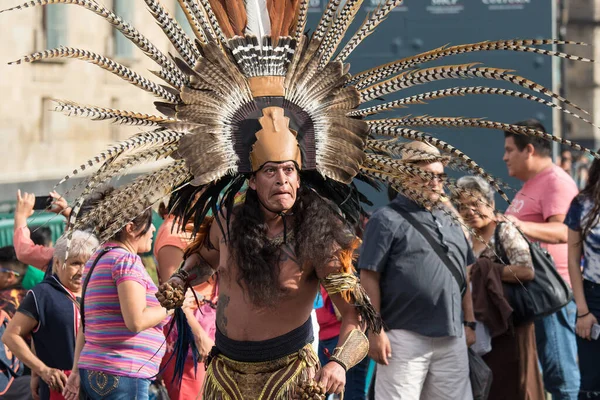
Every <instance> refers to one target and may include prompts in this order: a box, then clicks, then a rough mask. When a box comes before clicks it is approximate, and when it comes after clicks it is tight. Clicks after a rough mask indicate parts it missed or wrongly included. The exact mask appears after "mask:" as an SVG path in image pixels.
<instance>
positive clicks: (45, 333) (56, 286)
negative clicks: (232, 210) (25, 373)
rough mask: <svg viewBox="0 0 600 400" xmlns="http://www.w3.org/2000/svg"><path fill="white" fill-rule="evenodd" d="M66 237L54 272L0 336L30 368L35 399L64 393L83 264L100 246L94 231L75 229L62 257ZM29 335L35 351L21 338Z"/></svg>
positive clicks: (57, 251)
mask: <svg viewBox="0 0 600 400" xmlns="http://www.w3.org/2000/svg"><path fill="white" fill-rule="evenodd" d="M67 242H68V239H67V237H66V236H65V235H63V236H61V237H60V238H59V239H58V241H57V242H56V246H55V248H54V261H53V265H52V271H53V274H52V275H51V276H48V277H47V278H46V279H45V280H44V281H43V282H42V283H40V284H39V285H37V286H35V287H34V288H33V289H32V290H31V291H29V293H28V294H27V296H26V297H25V299H24V300H23V301H22V302H21V305H20V306H19V308H18V309H17V313H16V314H15V316H14V317H13V319H12V321H11V322H10V323H9V324H8V327H7V328H6V331H5V333H4V335H3V336H2V341H3V342H4V344H6V346H8V348H9V349H10V350H11V351H12V352H13V353H14V354H15V355H16V356H17V358H18V359H19V360H21V361H23V362H24V363H25V365H27V366H28V367H29V368H31V371H32V383H31V387H32V394H33V396H34V398H35V399H42V400H48V399H61V398H62V395H61V392H62V389H63V386H64V384H65V383H66V381H67V374H68V373H69V370H70V369H71V367H72V365H73V355H74V351H75V336H76V332H77V328H78V327H79V297H80V296H81V286H82V282H81V278H82V275H83V267H84V265H85V263H86V262H87V260H88V259H89V258H90V256H91V255H92V253H93V252H94V249H95V248H96V247H97V246H98V240H97V239H96V237H95V236H93V235H91V234H90V233H87V232H82V231H75V232H73V236H72V238H71V245H70V248H69V256H68V258H66V260H65V257H66V254H67ZM30 335H31V336H32V337H33V343H34V346H35V354H34V353H33V352H32V351H31V349H30V348H29V346H28V345H27V342H26V341H25V340H26V338H28V337H29V336H30ZM40 378H41V379H40Z"/></svg>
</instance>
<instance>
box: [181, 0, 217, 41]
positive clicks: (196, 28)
mask: <svg viewBox="0 0 600 400" xmlns="http://www.w3.org/2000/svg"><path fill="white" fill-rule="evenodd" d="M177 3H179V6H180V7H181V9H182V10H183V13H184V15H185V18H186V19H187V21H188V23H189V24H190V26H191V27H192V31H193V32H194V35H195V36H196V39H197V40H198V41H199V42H200V43H201V44H207V43H208V40H209V39H208V38H209V37H212V34H213V32H212V28H211V27H210V24H208V21H206V16H205V15H204V13H201V16H202V18H203V19H202V20H199V19H198V18H197V17H196V14H195V13H194V10H192V8H191V7H190V5H189V4H188V2H187V1H186V0H177ZM194 6H195V4H194ZM195 10H197V11H198V12H200V10H199V9H198V8H197V7H196V8H195Z"/></svg>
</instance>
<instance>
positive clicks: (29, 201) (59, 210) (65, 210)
mask: <svg viewBox="0 0 600 400" xmlns="http://www.w3.org/2000/svg"><path fill="white" fill-rule="evenodd" d="M110 190H112V187H111V186H106V187H104V188H103V189H101V190H98V191H96V192H94V193H92V194H90V195H89V196H88V197H87V198H86V199H85V200H84V202H83V204H82V205H81V208H80V209H79V214H78V217H79V218H81V217H83V216H84V215H85V214H87V213H88V212H89V211H90V210H91V209H92V208H93V207H94V205H95V204H97V203H98V202H99V201H100V200H102V199H103V198H104V196H105V193H107V192H109V191H110ZM36 201H37V205H36ZM38 209H42V210H46V211H49V212H53V213H56V214H61V215H63V216H64V217H65V218H66V219H67V220H68V219H69V216H70V215H71V207H69V204H68V203H67V200H66V199H65V198H64V197H63V196H62V195H60V194H59V193H58V192H56V191H52V192H50V195H49V196H35V195H33V194H31V193H27V192H21V190H17V206H16V208H15V216H14V218H15V225H14V234H13V245H14V246H15V251H16V253H17V259H18V260H19V261H21V262H23V263H25V264H29V265H32V266H33V267H35V268H37V269H41V270H42V271H45V270H47V269H48V267H49V265H50V263H51V262H52V257H53V256H54V249H53V248H52V247H45V246H41V245H36V244H35V243H34V242H33V240H31V231H30V230H29V228H28V227H27V218H29V217H31V216H32V215H33V212H34V210H38ZM89 228H93V227H87V228H86V229H85V230H89Z"/></svg>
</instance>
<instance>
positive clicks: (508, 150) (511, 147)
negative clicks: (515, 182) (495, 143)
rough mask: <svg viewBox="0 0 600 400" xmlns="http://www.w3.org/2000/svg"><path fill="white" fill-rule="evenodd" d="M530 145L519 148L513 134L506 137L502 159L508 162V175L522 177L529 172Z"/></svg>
mask: <svg viewBox="0 0 600 400" xmlns="http://www.w3.org/2000/svg"><path fill="white" fill-rule="evenodd" d="M528 147H529V146H526V147H525V148H524V149H523V150H519V148H518V147H517V145H516V144H515V139H514V138H513V137H512V136H509V137H507V138H505V139H504V156H503V157H502V160H504V162H505V163H506V167H507V168H508V175H510V176H512V177H515V178H517V179H521V177H523V176H524V175H525V174H526V173H527V169H528V167H527V162H528V160H529V157H530V152H529V150H528Z"/></svg>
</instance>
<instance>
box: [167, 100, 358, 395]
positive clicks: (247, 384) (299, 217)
mask: <svg viewBox="0 0 600 400" xmlns="http://www.w3.org/2000/svg"><path fill="white" fill-rule="evenodd" d="M262 114H263V116H262V117H260V118H259V119H258V121H259V123H260V127H261V129H260V130H259V131H258V132H257V133H256V142H255V143H254V145H253V147H252V152H251V155H250V158H251V164H252V169H253V171H254V172H253V173H252V174H251V176H250V178H249V189H248V191H247V193H246V199H245V202H244V203H243V204H241V205H239V206H237V207H234V208H233V209H232V210H228V212H229V215H226V213H225V212H223V213H220V214H219V215H218V216H217V217H216V218H218V221H213V222H212V223H211V224H210V228H208V227H207V228H206V229H205V233H204V234H203V233H202V232H201V233H200V234H199V235H198V238H197V239H196V245H195V246H193V247H192V248H191V249H189V250H188V254H187V258H186V260H185V263H184V264H183V266H182V267H181V268H180V270H179V271H178V272H177V273H175V274H174V275H173V277H172V278H171V279H170V281H169V282H168V283H167V284H165V285H163V286H162V287H161V292H159V294H158V297H159V299H160V300H161V302H162V303H163V305H165V306H172V304H171V303H170V301H169V298H171V297H172V296H171V294H170V292H171V291H172V288H173V287H175V288H177V287H182V286H184V285H194V284H196V283H197V282H199V281H202V280H206V279H208V278H209V277H210V276H211V275H212V274H213V273H215V271H217V270H218V271H219V273H220V282H219V284H220V285H219V302H218V309H217V334H216V346H215V348H214V349H213V351H212V352H211V355H210V356H209V360H208V370H207V378H206V381H205V389H204V393H205V398H206V399H221V398H232V399H245V400H247V399H288V398H293V397H295V396H299V398H301V397H300V396H301V394H302V393H304V392H308V393H312V392H314V395H315V397H314V398H324V395H325V393H326V392H327V393H342V392H343V390H344V385H345V374H346V370H347V369H349V368H351V367H352V366H353V365H355V364H356V363H358V362H359V361H361V360H362V358H364V356H365V355H366V351H367V349H368V343H367V341H366V338H365V336H364V334H363V332H362V330H361V325H362V324H361V322H360V320H359V313H358V311H357V308H355V306H354V305H352V304H349V303H347V302H346V301H345V300H344V299H343V298H342V294H340V293H339V290H338V292H337V293H336V290H331V289H332V288H339V287H340V286H339V285H338V284H337V283H336V279H337V280H341V282H346V283H349V284H350V285H352V284H356V278H354V276H353V275H351V274H348V273H347V272H348V271H349V270H351V260H352V253H353V251H354V249H355V248H356V246H357V244H358V240H357V239H356V238H355V236H354V235H353V234H352V233H351V231H350V230H348V229H345V226H344V223H343V222H342V220H341V218H340V217H339V215H338V214H337V213H336V212H335V211H334V209H333V208H332V206H331V205H329V204H327V203H326V202H325V201H324V200H323V199H321V198H320V197H319V196H318V195H317V194H316V193H315V192H313V191H312V190H311V189H308V188H307V187H306V186H304V185H303V184H302V179H301V173H300V169H301V165H302V158H301V152H300V148H299V146H298V142H297V140H296V134H295V132H294V131H292V130H290V129H289V128H288V123H289V119H288V118H287V117H285V116H284V110H283V109H282V108H279V107H267V108H265V109H263V110H262ZM219 226H222V227H223V229H220V228H219ZM332 274H333V275H332ZM320 283H323V284H324V286H325V287H326V288H327V289H329V290H330V295H331V299H332V301H333V302H334V304H335V305H336V307H337V308H338V309H339V310H340V312H341V314H342V327H341V332H340V341H339V347H338V348H337V350H336V352H334V354H333V355H332V356H331V358H330V360H331V361H330V362H329V363H327V364H326V365H324V366H323V368H321V369H319V365H318V358H317V357H316V355H315V354H314V352H313V350H312V347H311V342H312V341H313V329H312V326H311V318H310V312H311V310H312V305H313V301H314V298H315V296H316V294H317V292H318V290H319V285H320ZM311 383H312V384H311ZM263 391H264V392H263ZM261 392H262V393H263V394H262V395H261ZM311 398H312V397H311Z"/></svg>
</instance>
